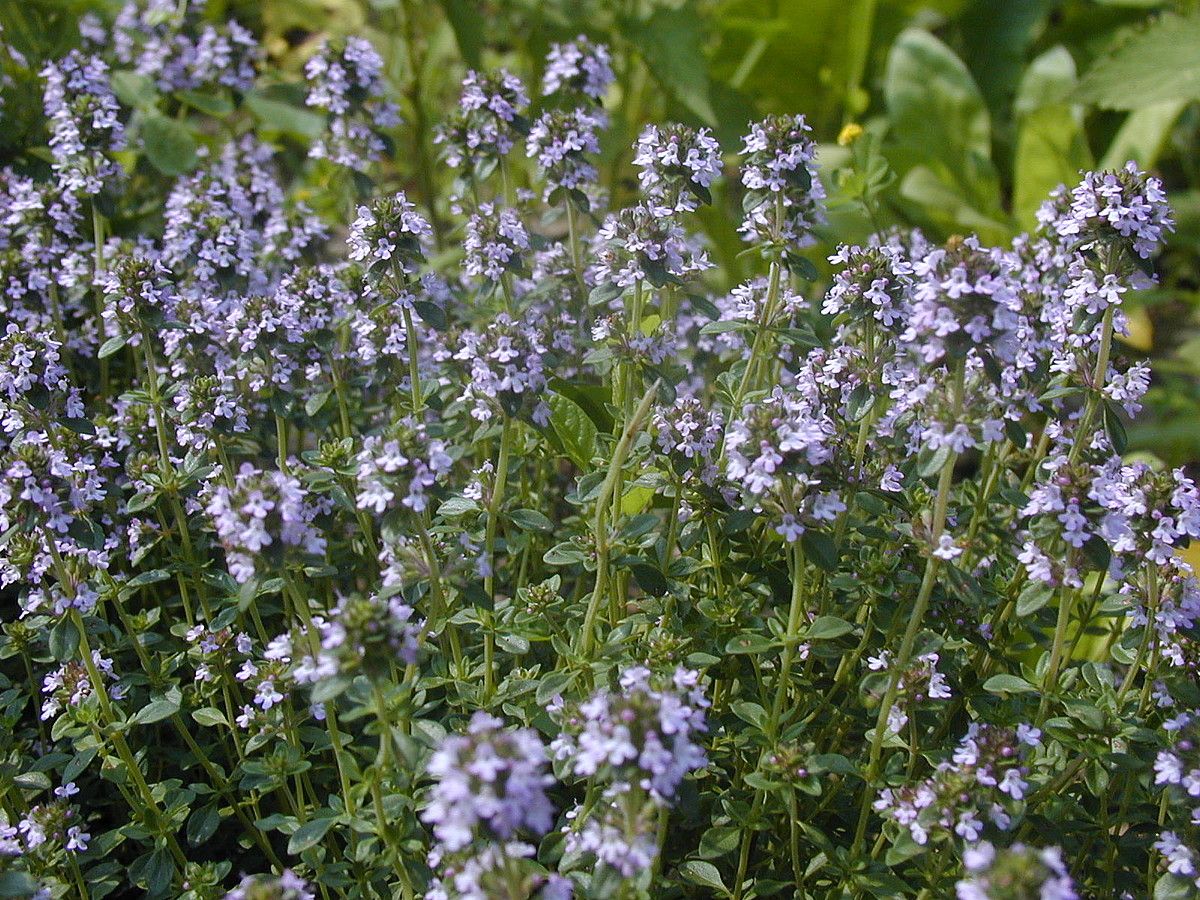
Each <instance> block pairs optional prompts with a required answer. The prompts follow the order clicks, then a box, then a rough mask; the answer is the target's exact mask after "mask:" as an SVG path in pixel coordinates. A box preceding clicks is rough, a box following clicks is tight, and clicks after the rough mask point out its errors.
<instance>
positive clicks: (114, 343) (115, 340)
mask: <svg viewBox="0 0 1200 900" xmlns="http://www.w3.org/2000/svg"><path fill="white" fill-rule="evenodd" d="M128 340H129V339H128V338H127V337H125V335H123V334H118V335H117V336H116V337H110V338H109V339H108V340H107V341H105V342H104V343H103V344H101V345H100V350H99V352H98V353H97V354H96V356H97V357H99V358H100V359H108V358H109V357H110V356H112V355H113V354H114V353H116V352H117V351H118V350H120V349H121V348H122V347H124V346H125V344H126V343H127V342H128Z"/></svg>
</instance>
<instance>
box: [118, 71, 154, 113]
mask: <svg viewBox="0 0 1200 900" xmlns="http://www.w3.org/2000/svg"><path fill="white" fill-rule="evenodd" d="M109 83H110V84H111V85H112V89H113V93H114V94H116V95H117V99H118V100H120V101H121V102H122V103H124V104H125V105H126V106H128V107H131V108H133V109H141V110H153V109H154V104H155V103H156V102H158V90H157V89H156V88H155V86H154V79H152V78H150V77H148V76H146V75H139V74H138V73H137V72H133V71H130V70H129V69H117V70H115V71H114V72H113V73H112V75H111V76H110V77H109Z"/></svg>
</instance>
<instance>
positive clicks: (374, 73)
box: [304, 37, 400, 172]
mask: <svg viewBox="0 0 1200 900" xmlns="http://www.w3.org/2000/svg"><path fill="white" fill-rule="evenodd" d="M304 76H305V78H306V79H307V80H308V85H309V89H308V97H307V98H306V100H305V102H306V103H307V104H308V105H309V106H311V107H313V108H315V109H319V110H323V111H324V112H326V113H327V114H328V115H329V121H328V123H327V125H326V129H325V132H324V133H323V134H322V135H321V136H320V137H319V138H318V139H317V140H316V141H314V142H313V145H312V147H311V148H309V151H308V155H309V156H310V157H312V158H313V159H328V160H330V161H332V162H334V163H337V164H338V165H340V166H346V167H347V168H350V169H356V170H358V171H360V172H361V171H366V169H367V168H368V166H369V165H370V163H372V162H375V161H377V160H379V159H381V158H382V157H383V155H384V152H385V151H386V150H387V144H386V142H385V141H384V139H383V138H382V137H381V136H380V132H381V131H382V130H384V129H388V128H394V127H395V126H396V125H399V124H400V116H399V113H398V112H397V109H396V105H395V104H394V103H392V102H390V101H389V100H387V99H386V93H387V89H386V82H385V81H384V77H383V58H382V57H380V55H379V54H378V53H377V52H376V51H375V48H374V47H372V46H371V43H370V41H367V40H366V39H364V38H360V37H349V38H346V41H345V44H344V45H343V46H342V47H340V48H338V47H336V46H335V45H334V44H332V43H331V42H329V41H326V42H325V43H323V44H322V45H321V47H320V49H319V50H318V51H317V52H316V53H315V54H314V55H313V56H312V57H310V58H309V60H308V62H307V63H306V64H305V66H304Z"/></svg>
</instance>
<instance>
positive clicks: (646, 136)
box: [633, 125, 722, 215]
mask: <svg viewBox="0 0 1200 900" xmlns="http://www.w3.org/2000/svg"><path fill="white" fill-rule="evenodd" d="M633 147H634V150H635V154H634V157H633V164H634V165H635V166H637V167H638V168H639V169H640V170H641V171H640V172H638V181H639V182H640V183H641V186H642V193H643V194H644V196H645V197H646V200H647V202H648V203H649V204H650V205H651V206H653V207H654V208H655V209H656V210H659V211H661V212H662V213H663V214H666V215H669V214H671V213H680V212H692V211H694V210H695V209H696V208H697V206H698V205H699V204H700V203H711V202H712V196H711V194H710V193H709V190H708V189H709V186H710V185H711V184H712V183H713V180H714V179H716V178H717V176H719V175H720V174H721V168H722V167H721V145H720V144H718V143H717V141H716V139H715V138H713V137H712V136H711V134H710V133H709V130H708V129H707V128H701V129H700V130H699V131H697V130H695V129H693V128H690V127H688V126H687V125H668V126H666V127H664V128H659V127H658V126H657V125H647V126H646V127H645V129H643V131H642V133H641V135H640V136H639V137H638V139H637V143H635V144H634V145H633Z"/></svg>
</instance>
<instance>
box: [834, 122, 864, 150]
mask: <svg viewBox="0 0 1200 900" xmlns="http://www.w3.org/2000/svg"><path fill="white" fill-rule="evenodd" d="M862 133H863V127H862V126H861V125H859V124H858V123H857V122H849V123H847V124H845V125H843V126H842V130H841V131H840V132H839V133H838V138H837V142H838V146H840V147H849V146H850V145H851V144H853V143H854V142H855V141H857V140H858V139H859V138H860V137H862Z"/></svg>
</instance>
